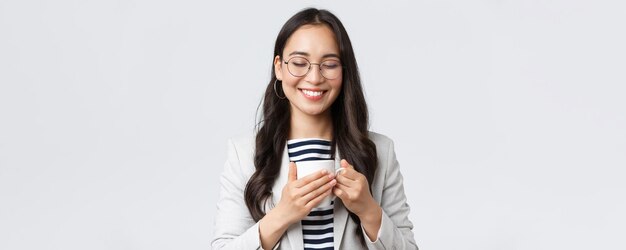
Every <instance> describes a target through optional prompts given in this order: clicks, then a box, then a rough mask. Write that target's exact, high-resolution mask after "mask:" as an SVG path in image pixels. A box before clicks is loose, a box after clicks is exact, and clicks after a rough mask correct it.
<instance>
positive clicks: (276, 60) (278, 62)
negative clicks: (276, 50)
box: [274, 56, 283, 81]
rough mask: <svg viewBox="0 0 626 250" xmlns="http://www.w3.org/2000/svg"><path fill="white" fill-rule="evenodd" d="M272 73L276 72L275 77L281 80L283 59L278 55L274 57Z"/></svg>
mask: <svg viewBox="0 0 626 250" xmlns="http://www.w3.org/2000/svg"><path fill="white" fill-rule="evenodd" d="M274 73H275V74H276V79H278V80H279V81H282V80H283V79H282V77H283V59H281V58H280V56H276V57H274Z"/></svg>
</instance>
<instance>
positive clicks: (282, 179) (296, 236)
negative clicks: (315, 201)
mask: <svg viewBox="0 0 626 250" xmlns="http://www.w3.org/2000/svg"><path fill="white" fill-rule="evenodd" d="M288 180H289V152H288V151H287V145H285V148H284V149H283V157H282V160H281V165H280V172H279V173H278V178H277V179H276V181H275V182H274V186H273V187H272V202H273V204H272V207H275V206H276V204H278V202H279V201H280V198H281V196H282V194H283V188H284V187H285V184H287V181H288ZM286 234H287V238H288V239H289V244H290V249H304V239H303V238H302V223H300V222H298V223H294V224H293V225H291V226H289V228H288V229H287V233H286Z"/></svg>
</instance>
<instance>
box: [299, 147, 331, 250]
mask: <svg viewBox="0 0 626 250" xmlns="http://www.w3.org/2000/svg"><path fill="white" fill-rule="evenodd" d="M330 143H331V142H330V141H328V140H323V139H317V138H306V139H293V140H288V141H287V150H288V152H289V161H293V162H296V163H297V162H299V161H312V160H330V159H332V157H331V150H330V146H331V145H330ZM333 208H334V202H333V203H331V204H330V205H329V206H325V207H317V208H314V209H313V210H312V211H311V212H310V213H309V215H307V216H306V217H305V218H304V219H303V220H302V236H303V239H304V249H305V250H309V249H311V250H313V249H314V250H319V249H323V250H332V249H333V244H334V243H333Z"/></svg>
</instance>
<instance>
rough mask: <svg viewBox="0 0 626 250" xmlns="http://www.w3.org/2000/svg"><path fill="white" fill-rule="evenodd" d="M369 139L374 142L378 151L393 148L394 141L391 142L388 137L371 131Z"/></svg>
mask: <svg viewBox="0 0 626 250" xmlns="http://www.w3.org/2000/svg"><path fill="white" fill-rule="evenodd" d="M368 137H369V139H370V140H372V142H374V144H376V148H377V150H378V151H380V149H384V148H389V147H392V146H393V140H391V138H389V137H387V136H386V135H383V134H380V133H377V132H373V131H369V132H368Z"/></svg>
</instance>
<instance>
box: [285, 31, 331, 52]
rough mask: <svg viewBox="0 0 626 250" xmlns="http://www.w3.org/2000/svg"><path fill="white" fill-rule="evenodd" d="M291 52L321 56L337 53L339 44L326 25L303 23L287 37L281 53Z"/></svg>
mask: <svg viewBox="0 0 626 250" xmlns="http://www.w3.org/2000/svg"><path fill="white" fill-rule="evenodd" d="M293 52H304V53H307V54H309V57H310V58H321V57H323V56H324V55H328V54H335V55H339V45H338V44H337V39H336V38H335V34H334V33H333V31H332V30H331V29H330V27H328V25H324V24H317V25H303V26H302V27H300V28H298V29H297V30H296V31H295V32H294V33H293V34H291V36H290V37H289V39H287V44H286V45H285V49H284V51H283V55H285V56H287V55H289V54H291V53H293Z"/></svg>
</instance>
